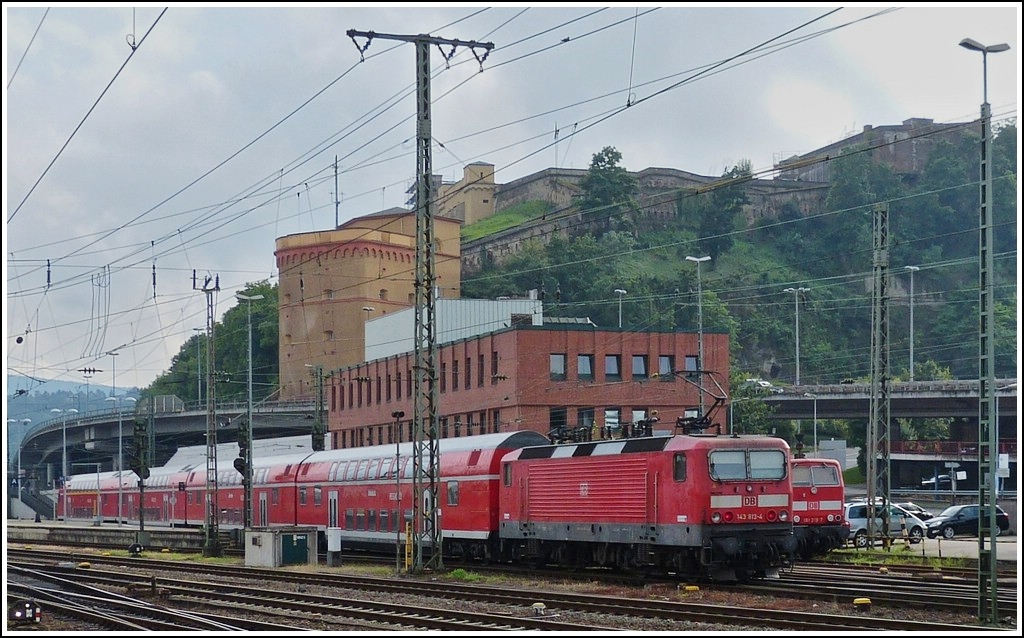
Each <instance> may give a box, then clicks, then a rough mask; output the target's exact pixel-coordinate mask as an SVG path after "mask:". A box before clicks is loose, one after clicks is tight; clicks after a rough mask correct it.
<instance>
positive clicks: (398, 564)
mask: <svg viewBox="0 0 1024 638" xmlns="http://www.w3.org/2000/svg"><path fill="white" fill-rule="evenodd" d="M404 416H405V411H403V410H395V411H394V412H392V413H391V417H392V418H393V419H394V420H395V509H396V510H397V511H398V520H397V521H395V571H401V570H402V519H403V518H404V517H403V516H402V483H401V480H402V475H401V474H400V473H399V471H398V470H399V461H401V459H402V457H401V453H400V452H399V448H398V442H399V441H401V440H402V437H401V436H399V432H401V429H400V428H401V423H400V421H401V419H402V417H404Z"/></svg>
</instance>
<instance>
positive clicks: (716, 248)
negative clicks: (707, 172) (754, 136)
mask: <svg viewBox="0 0 1024 638" xmlns="http://www.w3.org/2000/svg"><path fill="white" fill-rule="evenodd" d="M753 174H754V173H753V170H752V169H751V164H750V160H742V161H740V162H739V163H738V164H736V166H734V167H733V168H731V169H729V170H728V171H726V172H725V173H723V174H722V177H723V180H724V181H723V183H722V185H720V186H716V187H715V188H714V189H713V190H712V191H711V203H710V205H709V206H708V207H707V209H705V211H704V214H703V215H702V216H701V217H700V221H699V223H698V231H699V233H700V238H701V239H700V246H701V248H703V249H704V252H706V253H707V254H709V255H711V263H712V264H714V263H716V262H717V261H718V258H719V257H720V256H721V255H722V253H724V252H725V251H726V250H728V249H729V248H731V247H732V243H733V232H734V231H735V230H736V227H737V223H738V222H739V220H740V219H741V218H742V215H743V207H744V206H746V205H748V204H749V203H750V198H749V197H747V188H746V184H747V182H749V181H750V179H751V177H752V176H753ZM713 267H714V266H712V268H713Z"/></svg>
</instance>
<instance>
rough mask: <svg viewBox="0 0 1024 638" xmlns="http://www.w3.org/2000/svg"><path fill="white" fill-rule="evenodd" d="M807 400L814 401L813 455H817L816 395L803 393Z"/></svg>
mask: <svg viewBox="0 0 1024 638" xmlns="http://www.w3.org/2000/svg"><path fill="white" fill-rule="evenodd" d="M804 396H805V397H807V398H808V399H814V455H815V456H817V455H818V395H816V394H812V393H810V392H804Z"/></svg>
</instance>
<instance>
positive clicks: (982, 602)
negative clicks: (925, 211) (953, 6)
mask: <svg viewBox="0 0 1024 638" xmlns="http://www.w3.org/2000/svg"><path fill="white" fill-rule="evenodd" d="M960 46H962V47H964V48H965V49H968V50H970V51H977V52H979V53H981V68H982V73H981V77H982V81H981V83H982V84H981V86H982V102H981V180H980V182H981V186H980V189H979V199H980V205H979V206H978V214H979V219H978V231H979V232H978V241H979V252H980V254H979V255H978V278H979V284H980V285H979V288H980V293H979V294H980V300H979V301H980V304H979V306H980V317H979V331H978V334H979V342H980V348H979V350H980V353H979V355H980V356H979V366H978V367H979V377H980V378H979V386H978V387H979V388H980V392H979V394H978V425H979V428H978V479H979V481H978V497H979V498H978V502H979V505H980V512H979V513H980V514H981V516H979V524H978V617H979V618H981V619H982V620H985V621H987V622H988V623H989V624H992V625H995V624H998V622H999V610H998V605H997V603H998V596H997V591H998V585H997V580H996V544H995V543H993V542H991V538H990V537H992V536H994V531H995V530H996V529H997V528H996V510H995V503H994V498H995V497H994V490H995V486H996V481H998V476H999V475H998V471H997V467H998V463H997V458H998V452H999V447H998V446H999V422H998V421H997V420H995V416H996V396H995V382H996V368H995V345H994V343H993V342H994V339H995V334H994V330H993V320H994V317H995V315H994V299H993V295H994V292H995V288H994V286H993V285H992V276H993V275H994V274H995V269H994V264H993V258H992V214H991V213H992V211H991V206H992V204H991V202H992V107H991V106H990V105H989V103H988V54H989V53H1000V52H1002V51H1008V50H1009V49H1010V45H1008V44H1006V43H1000V44H991V45H988V46H985V45H983V44H981V43H980V42H978V41H976V40H972V39H970V38H964V39H963V40H961V41H960ZM986 430H987V431H986ZM986 464H987V466H986ZM986 544H987V545H988V546H989V548H990V549H987V550H986Z"/></svg>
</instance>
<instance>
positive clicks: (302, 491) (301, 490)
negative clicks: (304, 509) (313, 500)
mask: <svg viewBox="0 0 1024 638" xmlns="http://www.w3.org/2000/svg"><path fill="white" fill-rule="evenodd" d="M305 504H306V488H304V487H300V488H299V505H305Z"/></svg>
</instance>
